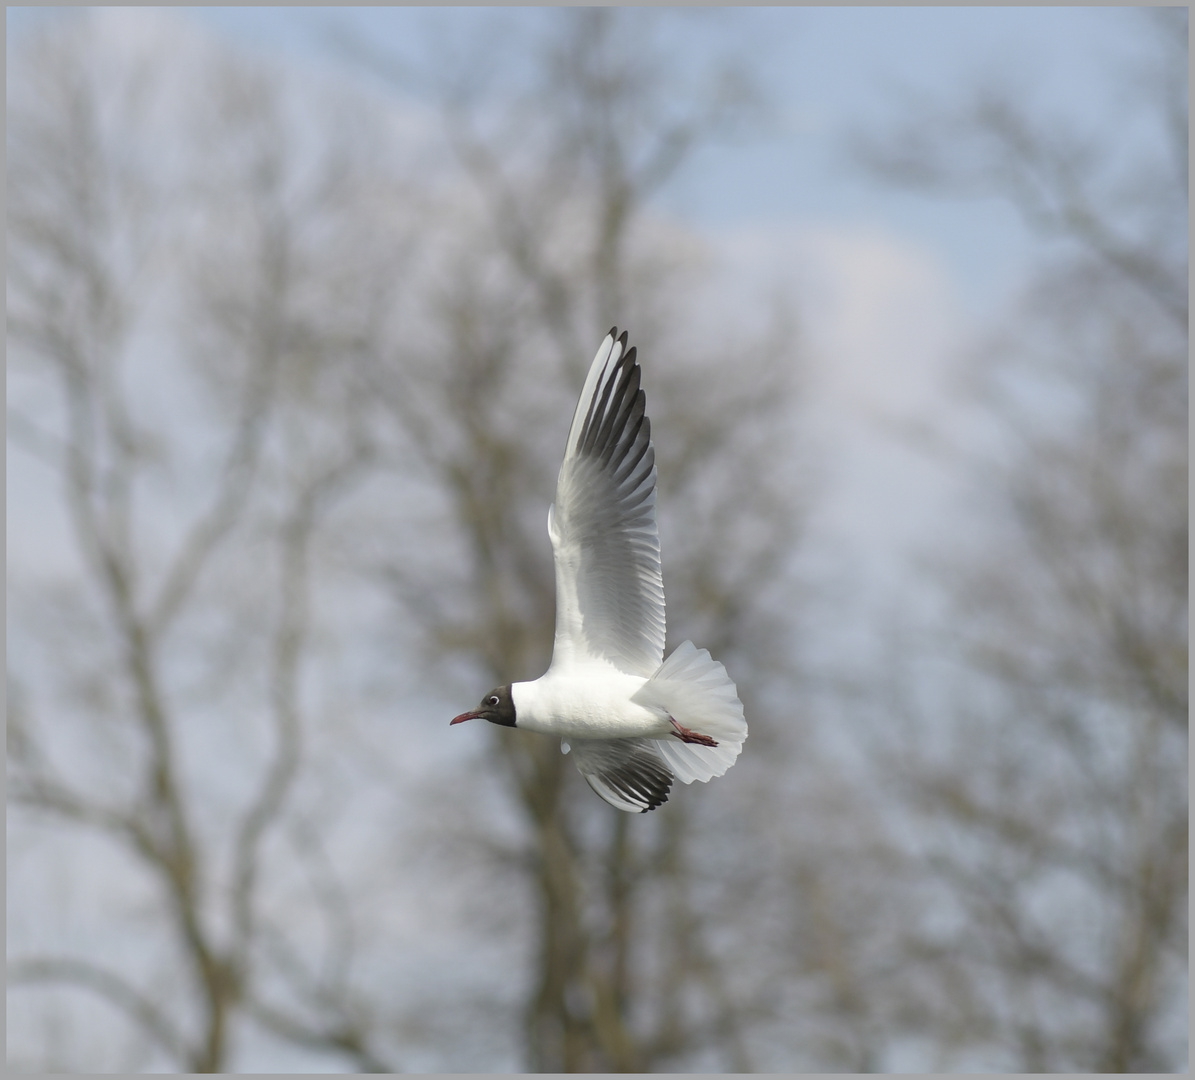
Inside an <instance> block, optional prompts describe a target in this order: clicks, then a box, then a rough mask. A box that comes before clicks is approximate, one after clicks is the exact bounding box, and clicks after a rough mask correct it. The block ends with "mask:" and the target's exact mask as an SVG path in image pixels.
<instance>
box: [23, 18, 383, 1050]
mask: <svg viewBox="0 0 1195 1080" xmlns="http://www.w3.org/2000/svg"><path fill="white" fill-rule="evenodd" d="M114 29H115V30H116V31H117V34H116V35H115V36H116V37H117V38H120V37H122V35H121V34H120V33H119V31H120V29H121V28H120V27H119V26H117V27H115V28H114V27H113V25H112V24H111V23H109V22H97V21H95V20H93V19H91V18H82V19H77V20H72V21H70V22H66V21H64V22H62V23H59V24H57V25H51V26H50V27H48V28H47V29H46V30H44V31H43V32H42V33H41V34H40V36H39V37H38V38H37V39H36V40H34V41H32V42H30V43H29V45H28V46H27V48H26V49H25V50H23V52H22V54H21V55H20V57H19V59H18V63H17V64H16V65H14V69H15V70H13V71H10V73H9V78H10V94H9V102H8V104H9V111H8V196H9V199H8V229H9V245H8V344H9V362H10V365H11V366H10V382H9V413H8V431H9V438H10V440H11V442H10V445H12V446H14V447H15V448H16V450H17V452H18V453H20V452H27V453H29V454H32V455H33V456H34V457H35V458H36V459H38V460H39V461H40V463H41V465H42V466H43V468H44V469H45V476H46V477H47V481H48V483H49V484H52V485H53V488H52V490H53V491H54V492H55V494H56V495H57V496H58V498H59V499H60V500H61V503H60V505H61V508H62V509H61V514H60V515H59V516H54V515H48V516H47V518H46V520H45V521H44V522H42V523H41V529H42V530H43V531H44V534H45V536H47V537H52V538H53V539H52V540H51V541H50V542H49V543H48V544H47V548H48V549H50V550H51V551H52V552H53V553H54V555H53V556H52V558H58V559H59V560H60V561H59V562H58V563H52V564H51V565H50V566H49V567H46V566H44V565H43V566H42V567H41V568H39V569H36V570H34V571H33V573H34V575H35V576H34V577H32V578H19V579H16V580H13V579H12V578H10V585H11V586H13V593H12V596H11V601H12V605H13V607H12V608H11V609H10V610H11V611H12V612H13V618H14V624H15V626H16V627H17V629H18V633H17V634H16V635H14V637H13V638H10V652H9V657H10V664H13V663H14V656H15V658H16V663H15V668H14V670H12V671H10V679H11V680H12V682H11V685H10V705H11V706H12V707H11V710H10V712H9V716H8V770H9V772H8V777H9V779H8V783H9V788H8V795H9V803H10V807H11V808H12V810H13V813H14V816H15V817H16V818H17V821H18V822H21V821H24V822H26V823H30V822H32V823H36V822H39V821H40V822H42V823H43V824H45V825H48V826H50V827H51V828H53V829H56V830H59V835H61V832H62V830H78V831H79V832H81V833H82V834H84V835H90V836H92V837H95V838H96V842H98V844H99V845H100V846H99V848H98V850H100V851H105V852H108V853H109V854H108V855H107V861H108V863H109V865H112V864H115V865H116V866H117V867H124V868H127V869H126V870H125V874H126V882H127V886H128V890H129V893H128V894H127V895H126V898H125V902H127V903H130V904H132V905H133V910H135V911H136V912H138V916H137V918H136V919H135V927H134V928H133V929H130V930H129V931H128V933H129V934H131V935H132V938H133V939H134V940H135V944H134V942H133V941H130V940H128V939H122V938H121V936H120V932H118V931H116V930H115V929H114V927H115V926H119V925H120V920H115V921H109V923H108V924H104V922H103V914H101V916H100V921H99V923H98V925H97V926H96V932H95V934H94V935H93V936H92V939H91V940H90V941H86V942H82V943H78V946H77V947H76V948H72V947H71V945H70V943H68V942H46V943H44V944H42V945H40V946H39V947H37V948H34V949H33V950H32V951H30V950H25V951H22V952H21V953H19V954H18V955H17V956H15V957H13V958H12V959H11V960H10V967H9V980H10V981H9V986H10V992H13V993H24V994H28V993H30V991H29V990H27V989H14V988H16V987H24V986H27V985H28V984H34V983H36V984H42V985H47V984H48V985H50V986H52V987H59V988H63V987H64V988H67V989H69V990H72V991H82V992H84V993H85V994H90V995H94V996H95V997H98V998H99V999H100V1000H101V1001H102V1002H103V1003H104V1004H105V1005H106V1006H107V1007H108V1008H110V1009H112V1010H114V1011H115V1012H116V1013H117V1014H119V1015H121V1016H122V1017H123V1020H124V1021H126V1022H127V1024H128V1025H129V1027H130V1029H131V1030H132V1032H133V1036H132V1039H131V1043H130V1045H131V1046H132V1048H133V1049H132V1051H131V1055H130V1057H129V1058H128V1059H127V1060H126V1061H124V1062H123V1063H121V1064H120V1065H117V1066H116V1067H118V1068H119V1067H124V1068H128V1067H139V1068H144V1067H151V1068H162V1067H166V1068H173V1069H178V1070H183V1071H220V1070H223V1069H226V1068H228V1067H229V1066H230V1065H231V1063H232V1061H233V1060H234V1057H233V1041H232V1040H233V1039H234V1037H236V1036H237V1035H243V1033H244V1032H245V1030H246V1026H247V1025H248V1026H252V1025H253V1024H254V1023H256V1024H258V1025H260V1026H261V1027H263V1028H264V1029H266V1030H268V1031H270V1032H272V1033H273V1034H274V1035H275V1036H278V1037H280V1038H282V1039H283V1040H286V1041H290V1042H291V1043H293V1044H295V1045H298V1046H302V1047H306V1048H312V1049H316V1050H320V1051H323V1052H327V1053H330V1054H332V1055H334V1056H336V1057H339V1059H340V1060H342V1061H345V1062H347V1063H349V1064H351V1065H352V1066H354V1067H356V1068H363V1069H369V1068H378V1067H382V1068H387V1067H393V1066H392V1059H390V1058H387V1057H386V1056H384V1055H383V1054H382V1052H381V1051H379V1050H376V1049H375V1044H374V1034H373V1032H372V1030H371V1026H370V1025H371V1022H372V1020H371V1017H372V1012H371V1009H372V1006H371V1007H370V1008H366V1006H365V1005H364V1004H363V1003H362V1002H361V1001H360V998H359V996H358V995H357V993H356V987H355V986H354V983H353V978H354V976H353V959H354V957H353V952H354V948H355V946H354V945H353V938H352V934H351V932H350V931H349V928H348V927H347V925H346V924H347V922H348V921H349V919H350V912H349V910H348V906H347V904H346V902H345V893H344V888H343V885H342V884H341V883H340V882H339V881H338V879H337V877H336V874H335V872H334V871H333V870H332V865H333V863H332V861H331V860H329V859H328V857H327V855H326V852H325V851H324V847H323V843H324V841H323V834H322V831H321V829H322V825H323V822H322V821H321V820H320V818H321V817H323V819H324V820H327V819H328V817H329V815H328V814H327V813H326V812H325V813H323V814H322V815H321V814H316V815H314V816H313V815H312V814H311V813H310V810H311V807H310V805H307V804H308V800H307V799H304V798H302V797H301V789H302V787H303V785H304V778H305V777H308V776H310V774H311V766H312V760H313V758H318V757H319V749H318V748H319V744H320V742H321V741H323V740H321V738H320V736H319V731H320V729H321V728H323V729H325V731H326V728H327V725H328V723H329V720H328V714H327V713H326V712H325V710H326V709H327V702H325V701H321V700H320V691H318V690H315V689H314V688H313V683H314V684H317V685H318V684H324V685H326V681H327V680H326V676H325V677H316V676H318V675H319V672H318V671H317V672H316V673H315V674H314V675H313V670H312V669H313V667H316V668H318V666H319V663H320V662H319V661H318V660H317V659H316V658H315V653H316V650H315V649H313V637H317V636H318V632H319V627H320V623H321V621H322V620H321V618H320V614H319V610H318V607H317V605H316V599H315V589H314V581H313V577H314V576H316V575H317V573H318V572H319V565H320V545H321V542H322V539H321V538H322V534H323V531H324V530H325V528H326V525H327V522H328V521H329V518H330V516H331V515H333V513H334V511H335V508H336V506H337V504H338V502H339V501H340V500H341V499H342V498H343V497H344V496H345V495H346V493H347V492H348V491H349V490H350V489H351V488H352V486H353V485H354V484H355V483H356V482H357V481H359V480H360V478H361V477H362V475H363V474H364V472H365V471H366V470H367V469H368V468H369V465H370V461H371V457H372V449H371V446H370V444H369V442H368V440H367V438H366V437H365V436H364V434H363V433H364V428H363V427H362V426H360V425H357V424H354V422H353V417H354V416H355V415H357V414H358V413H359V412H360V402H359V400H357V396H355V392H354V391H353V389H352V386H351V385H350V384H349V382H348V381H347V380H346V379H344V378H343V377H342V375H341V374H340V368H341V362H342V358H343V356H344V354H345V353H346V352H351V351H352V350H354V349H359V348H362V347H364V345H365V343H366V342H367V341H368V339H369V336H370V334H371V333H372V332H373V326H374V324H375V311H374V304H375V303H376V300H377V297H376V290H375V289H372V288H371V287H370V282H371V280H373V279H372V278H371V276H370V275H371V274H376V273H378V272H379V271H380V270H382V269H384V267H383V266H381V265H380V264H378V263H377V262H374V263H372V264H371V265H367V261H366V257H365V255H364V252H365V251H368V250H369V247H368V245H362V244H360V243H359V242H360V241H362V240H365V239H366V236H365V234H364V233H363V231H362V230H361V229H360V228H358V227H357V225H355V224H354V220H357V221H358V223H359V219H350V218H349V217H348V216H346V208H348V207H356V208H357V209H360V208H361V207H362V204H364V205H369V204H371V203H376V202H377V200H376V197H374V196H373V195H371V191H370V190H369V189H368V188H366V187H365V186H363V184H362V183H361V179H362V174H361V169H360V168H359V166H360V165H361V164H362V162H361V154H360V152H359V151H360V144H359V143H354V142H353V141H352V140H351V139H349V138H340V139H337V138H335V137H333V136H332V135H331V134H330V133H329V132H330V131H331V130H333V124H335V128H334V130H339V131H340V132H342V133H343V132H347V131H348V130H350V129H351V124H346V123H345V121H344V118H343V117H336V116H334V115H332V112H331V111H330V112H329V113H328V114H327V115H325V116H324V117H323V118H322V122H323V124H324V134H323V136H322V140H321V143H320V145H319V146H318V147H317V148H315V149H314V150H313V149H312V147H311V145H310V143H307V144H304V142H303V138H302V137H300V134H299V129H298V128H296V126H295V125H294V124H293V123H292V122H290V121H292V120H293V117H288V116H287V104H286V94H285V87H284V86H283V85H281V84H280V82H279V80H278V79H277V78H276V77H275V76H273V75H267V74H266V73H264V72H262V71H261V70H259V69H255V68H253V67H251V66H248V65H246V64H243V63H241V62H239V61H236V60H230V59H228V58H226V57H225V58H223V59H221V60H220V61H219V62H213V60H212V58H211V57H208V58H207V59H206V61H204V62H203V63H202V65H201V71H202V77H201V78H199V79H198V80H196V81H195V82H193V83H191V84H189V85H185V86H184V85H182V84H180V81H179V80H177V79H171V78H170V77H169V71H170V68H169V67H168V66H167V65H166V64H165V63H163V61H162V59H161V58H160V57H157V56H154V55H153V54H152V53H151V52H148V51H146V50H144V49H138V47H137V44H136V35H133V37H132V42H131V43H127V42H124V41H120V42H119V43H118V42H117V41H116V40H114V37H113V30H114ZM126 29H127V27H126ZM163 29H164V28H162V27H158V31H159V32H161V31H163ZM176 44H177V43H176ZM195 60H196V58H195V57H194V56H193V55H192V56H188V53H187V51H186V47H185V42H184V43H182V44H181V45H180V47H179V50H178V53H177V54H176V56H175V63H176V64H180V65H181V64H185V63H187V62H195ZM189 94H193V95H194V96H193V97H189V96H188V95H189ZM313 121H314V122H319V118H318V117H313V116H311V115H307V116H306V117H305V125H310V124H311V123H312V122H313ZM180 126H181V127H184V128H185V129H186V130H187V131H188V132H189V134H190V135H191V136H192V139H193V141H191V142H186V141H183V140H179V139H178V138H176V137H175V131H176V130H177V129H178V127H180ZM304 136H309V130H305V131H304ZM374 209H375V210H380V207H377V206H375V207H374ZM385 227H386V220H385V215H384V214H381V213H379V214H375V215H374V217H373V219H372V220H371V221H370V230H372V233H373V234H374V235H376V234H377V233H378V232H379V231H380V230H382V229H383V228H385ZM390 239H391V242H392V244H393V245H394V250H399V248H400V246H401V237H398V236H393V235H392V236H391V238H390ZM350 251H351V252H352V253H353V257H352V258H351V259H350V258H348V257H347V256H348V254H349V252H350ZM391 262H393V259H391ZM391 269H393V267H391ZM63 537H65V545H66V546H65V548H64V544H63ZM64 551H65V552H68V553H64ZM10 572H11V564H10ZM332 722H333V723H334V721H332ZM313 745H314V747H315V749H313ZM325 768H326V763H325ZM12 824H13V818H10V825H12ZM27 827H32V828H36V825H35V824H32V825H27ZM10 835H17V836H19V835H21V834H19V833H17V834H10ZM296 867H297V868H300V870H301V872H302V874H305V875H306V876H307V878H308V885H307V887H306V889H305V890H304V889H303V888H302V887H300V888H299V890H298V891H299V892H300V893H302V894H303V895H302V898H301V899H300V900H299V901H298V902H290V901H289V900H286V898H285V894H286V892H287V890H288V889H291V888H293V886H292V885H291V884H288V882H293V880H294V877H295V874H294V870H295V868H296ZM10 868H11V867H10ZM283 868H286V869H285V871H284V870H283ZM100 881H101V882H107V883H108V885H110V882H111V876H110V875H107V876H103V875H102V876H101V878H100ZM108 885H105V886H104V887H103V888H101V889H100V892H99V894H98V895H103V893H104V891H105V889H106V888H107V887H108ZM61 899H65V898H61ZM92 914H93V915H94V914H95V913H94V912H93V913H92ZM306 917H310V918H311V919H313V920H314V921H309V922H307V924H306V925H307V931H306V933H305V934H304V935H303V936H297V935H296V934H295V933H294V932H293V921H294V920H295V919H302V918H306ZM9 940H10V946H11V945H12V944H13V938H12V936H11V934H10V939H9ZM10 1034H11V1032H10ZM10 1045H12V1044H11V1042H10ZM61 1050H62V1048H61V1047H59V1048H58V1051H61ZM48 1052H49V1053H50V1054H51V1055H52V1054H54V1053H55V1052H56V1051H55V1049H54V1048H51V1049H50V1050H49V1051H48ZM25 1064H26V1065H30V1066H35V1067H36V1065H37V1063H36V1062H26V1063H25ZM82 1066H83V1063H82V1062H75V1063H73V1065H72V1066H71V1067H74V1068H78V1067H82ZM103 1066H104V1062H103V1061H102V1059H101V1060H96V1059H95V1058H94V1057H93V1058H92V1059H91V1060H90V1061H89V1062H88V1063H87V1064H86V1067H88V1068H96V1067H103Z"/></svg>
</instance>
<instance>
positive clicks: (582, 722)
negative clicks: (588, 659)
mask: <svg viewBox="0 0 1195 1080" xmlns="http://www.w3.org/2000/svg"><path fill="white" fill-rule="evenodd" d="M645 682H647V680H646V679H644V678H642V677H641V676H638V675H626V674H624V673H623V672H619V671H615V670H614V669H613V668H604V667H603V668H599V669H595V671H594V672H593V673H592V674H590V673H579V672H577V671H576V669H573V671H571V672H570V673H569V674H568V675H567V676H561V675H555V674H553V672H552V671H551V669H549V670H548V673H547V674H546V675H544V676H543V677H542V678H539V679H536V680H535V681H534V682H520V683H515V684H514V685H513V686H511V688H510V692H511V697H512V699H513V700H514V706H515V724H516V726H517V727H520V728H526V729H527V730H529V731H542V732H544V733H546V734H549V735H561V736H572V737H573V738H577V739H611V738H624V739H626V738H635V737H640V736H653V735H667V734H668V732H669V731H670V730H671V725H670V724H669V722H668V717H667V715H666V714H664V713H662V712H661V711H659V710H657V709H648V708H645V707H644V706H642V705H637V704H636V703H635V702H633V701H631V695H632V694H634V693H635V691H637V690H638V689H639V688H640V687H642V686H643V684H644V683H645Z"/></svg>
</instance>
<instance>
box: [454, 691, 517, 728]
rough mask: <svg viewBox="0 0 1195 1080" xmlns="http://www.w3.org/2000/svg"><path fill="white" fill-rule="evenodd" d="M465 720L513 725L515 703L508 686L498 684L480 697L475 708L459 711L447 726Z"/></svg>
mask: <svg viewBox="0 0 1195 1080" xmlns="http://www.w3.org/2000/svg"><path fill="white" fill-rule="evenodd" d="M466 720H488V721H489V722H490V723H491V724H501V725H502V726H503V727H514V726H515V703H514V698H512V697H511V696H510V686H509V685H507V686H499V687H497V688H495V689H493V690H491V691H490V692H489V693H488V694H486V696H485V697H483V698H482V699H481V704H480V705H479V706H478V707H477V708H476V709H474V710H473V711H472V712H466V713H461V715H460V716H458V717H455V718H454V719H453V720H452V721H451V722H450V723H449V725H448V726H449V727H451V726H452V725H453V724H463V723H464V722H465V721H466Z"/></svg>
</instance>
